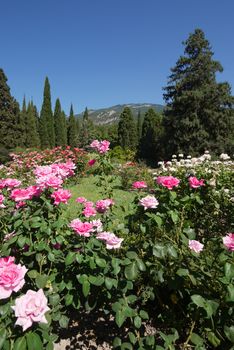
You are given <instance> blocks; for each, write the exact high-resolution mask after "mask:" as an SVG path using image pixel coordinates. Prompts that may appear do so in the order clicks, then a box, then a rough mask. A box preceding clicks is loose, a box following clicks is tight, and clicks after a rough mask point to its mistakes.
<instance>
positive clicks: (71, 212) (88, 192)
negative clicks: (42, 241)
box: [65, 176, 135, 219]
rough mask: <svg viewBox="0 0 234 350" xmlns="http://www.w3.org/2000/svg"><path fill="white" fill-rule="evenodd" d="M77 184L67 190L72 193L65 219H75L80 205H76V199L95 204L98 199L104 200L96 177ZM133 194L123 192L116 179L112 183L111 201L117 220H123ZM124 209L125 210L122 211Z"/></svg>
mask: <svg viewBox="0 0 234 350" xmlns="http://www.w3.org/2000/svg"><path fill="white" fill-rule="evenodd" d="M78 181H79V183H77V184H76V185H71V186H70V187H68V189H69V190H70V191H71V192H72V198H71V199H70V200H69V204H68V206H67V210H66V214H65V215H66V217H67V218H69V219H73V218H76V215H77V213H78V211H79V210H80V205H79V204H78V203H76V201H75V200H76V198H77V197H85V198H86V199H87V200H89V201H93V202H96V201H97V200H99V199H104V198H103V196H102V194H101V189H100V188H98V187H97V185H96V181H97V177H96V176H89V177H85V178H82V179H79V180H78ZM134 196H135V194H134V193H133V192H130V191H124V190H122V189H121V186H120V179H119V178H118V177H116V181H115V182H114V195H113V199H114V202H115V205H114V207H113V213H114V214H115V215H116V216H117V217H118V218H119V219H121V218H122V219H124V217H125V212H126V213H127V212H128V209H129V205H130V204H131V203H132V201H133V199H134ZM124 208H125V210H124Z"/></svg>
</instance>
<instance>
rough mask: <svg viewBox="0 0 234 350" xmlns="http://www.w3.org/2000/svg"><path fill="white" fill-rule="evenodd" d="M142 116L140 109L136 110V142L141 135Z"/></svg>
mask: <svg viewBox="0 0 234 350" xmlns="http://www.w3.org/2000/svg"><path fill="white" fill-rule="evenodd" d="M142 122H143V121H142V117H141V111H138V114H137V138H138V144H139V143H140V139H141V135H142Z"/></svg>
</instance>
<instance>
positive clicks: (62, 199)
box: [51, 189, 71, 205]
mask: <svg viewBox="0 0 234 350" xmlns="http://www.w3.org/2000/svg"><path fill="white" fill-rule="evenodd" d="M51 197H52V198H53V199H54V204H55V205H58V204H59V203H65V204H67V201H68V199H70V198H71V192H70V191H68V190H63V189H61V190H57V191H54V192H53V193H52V195H51Z"/></svg>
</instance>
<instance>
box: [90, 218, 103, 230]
mask: <svg viewBox="0 0 234 350" xmlns="http://www.w3.org/2000/svg"><path fill="white" fill-rule="evenodd" d="M91 224H92V225H93V231H96V232H101V231H102V222H101V220H100V219H98V220H92V221H91Z"/></svg>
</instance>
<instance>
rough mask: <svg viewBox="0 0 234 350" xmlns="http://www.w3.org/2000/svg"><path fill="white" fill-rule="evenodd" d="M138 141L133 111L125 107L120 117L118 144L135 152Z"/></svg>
mask: <svg viewBox="0 0 234 350" xmlns="http://www.w3.org/2000/svg"><path fill="white" fill-rule="evenodd" d="M137 141H138V140H137V130H136V123H135V121H134V119H133V115H132V112H131V109H130V108H129V107H125V108H124V110H123V112H122V113H121V115H120V119H119V124H118V143H119V145H120V146H121V147H122V148H124V149H132V150H134V151H135V150H136V146H137Z"/></svg>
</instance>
